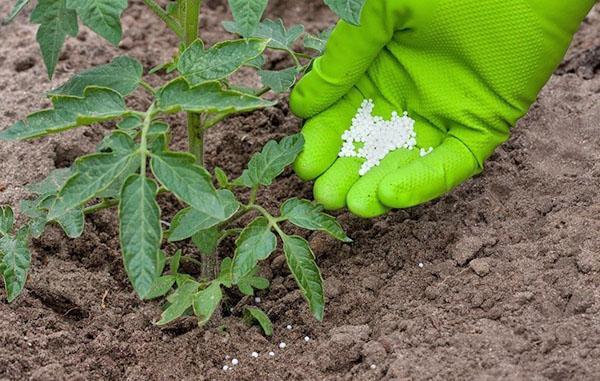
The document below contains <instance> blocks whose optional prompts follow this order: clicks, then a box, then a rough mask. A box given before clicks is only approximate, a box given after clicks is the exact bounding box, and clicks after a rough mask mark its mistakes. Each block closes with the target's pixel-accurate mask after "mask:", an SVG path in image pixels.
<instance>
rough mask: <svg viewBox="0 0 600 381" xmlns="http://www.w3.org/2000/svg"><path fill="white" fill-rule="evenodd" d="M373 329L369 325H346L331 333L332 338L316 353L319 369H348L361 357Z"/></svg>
mask: <svg viewBox="0 0 600 381" xmlns="http://www.w3.org/2000/svg"><path fill="white" fill-rule="evenodd" d="M370 331H371V329H370V328H369V326H367V325H360V326H351V325H345V326H341V327H338V328H335V329H333V330H332V331H331V338H330V339H329V340H327V341H326V342H324V343H322V344H321V345H319V348H318V350H317V351H316V353H319V358H318V359H317V362H318V365H319V368H321V370H323V371H328V370H330V371H340V370H343V369H347V368H349V367H350V365H351V364H352V363H354V362H356V361H358V360H359V359H360V357H361V353H362V349H363V346H364V344H365V342H366V341H367V339H368V338H369V335H370Z"/></svg>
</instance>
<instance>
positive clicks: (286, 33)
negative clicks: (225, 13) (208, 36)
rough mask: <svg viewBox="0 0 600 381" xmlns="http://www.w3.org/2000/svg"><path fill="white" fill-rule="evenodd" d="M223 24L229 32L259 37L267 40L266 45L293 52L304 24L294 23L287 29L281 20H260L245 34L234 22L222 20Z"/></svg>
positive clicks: (247, 36) (302, 31)
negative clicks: (253, 28) (252, 30)
mask: <svg viewBox="0 0 600 381" xmlns="http://www.w3.org/2000/svg"><path fill="white" fill-rule="evenodd" d="M223 26H224V27H225V29H226V30H227V31H228V32H230V33H236V34H239V35H242V36H244V37H246V38H249V37H252V38H261V39H266V40H268V44H267V47H268V48H271V49H277V50H285V51H289V52H291V53H293V49H292V47H293V45H294V42H296V40H298V38H299V37H300V36H301V35H302V33H304V26H302V25H295V26H293V27H291V28H290V30H287V29H286V28H285V25H284V24H283V20H281V19H278V20H276V21H273V20H265V21H263V22H261V23H260V24H259V25H258V26H257V27H256V29H255V30H254V32H252V33H251V34H247V35H245V34H244V33H243V32H242V30H241V29H240V26H239V25H238V24H236V23H234V22H224V23H223Z"/></svg>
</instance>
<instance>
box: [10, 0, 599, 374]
mask: <svg viewBox="0 0 600 381" xmlns="http://www.w3.org/2000/svg"><path fill="white" fill-rule="evenodd" d="M8 3H9V2H6V1H4V2H2V4H0V13H1V14H6V12H7V11H8V8H9V5H10V4H8ZM131 3H132V6H131V7H130V9H129V10H127V12H126V14H125V16H124V19H123V22H124V39H123V42H122V43H121V46H120V47H119V48H118V49H117V48H113V47H109V46H108V45H107V43H106V42H104V41H102V40H100V39H98V38H97V37H96V36H95V35H94V34H92V33H90V32H89V31H88V30H85V29H84V30H83V31H82V32H81V34H80V35H79V37H78V38H77V39H70V40H68V42H67V46H66V49H65V51H64V53H63V54H62V57H61V59H60V62H59V65H58V70H57V72H56V75H55V78H54V80H53V81H51V82H49V81H48V80H47V78H46V74H45V69H44V67H43V64H42V62H41V59H40V56H39V53H38V47H37V45H36V44H35V30H36V27H35V26H33V25H31V24H29V23H28V22H25V20H26V17H27V13H28V12H29V10H28V11H27V12H25V14H24V15H21V16H20V17H19V18H18V20H17V22H16V23H15V24H13V25H10V26H8V27H3V28H2V29H0V41H1V46H0V91H1V93H2V105H1V106H0V126H2V127H4V126H7V125H9V124H10V123H11V122H14V121H15V120H16V119H18V118H22V117H24V116H25V115H26V114H27V113H28V112H29V111H32V110H36V109H39V108H40V107H42V106H46V105H47V104H48V101H47V100H46V99H45V98H44V96H43V93H44V92H45V91H48V90H49V89H51V88H52V87H54V86H56V85H57V84H59V83H61V82H63V81H65V80H66V79H67V78H69V76H70V75H72V74H73V73H74V72H77V71H79V70H82V69H84V68H87V67H90V66H92V65H97V64H102V63H106V62H108V61H109V60H110V59H111V58H112V57H114V56H115V55H117V54H128V55H131V56H134V57H137V58H138V59H140V60H141V61H142V62H143V64H144V65H145V66H146V67H151V66H154V65H156V64H159V63H161V62H163V61H165V60H166V59H167V58H168V57H169V56H170V55H171V54H172V53H173V51H174V49H175V47H176V38H175V37H174V36H173V35H171V34H170V33H166V32H165V31H164V29H163V27H162V25H160V24H159V23H158V22H157V20H156V19H155V18H154V17H153V16H152V15H150V14H149V13H148V12H147V11H146V10H145V9H144V8H143V6H142V4H141V1H132V2H131ZM272 3H273V4H272V5H271V7H270V9H269V14H270V16H271V17H283V18H284V19H285V20H287V22H288V23H291V22H302V23H304V24H305V25H307V27H308V29H309V30H311V31H317V30H319V29H324V28H325V27H327V26H329V25H331V24H332V23H333V21H334V17H333V15H332V14H331V13H329V12H328V10H327V9H326V8H325V7H324V6H323V5H321V2H320V0H311V1H306V2H288V1H285V0H274V1H272ZM224 4H225V2H224V1H223V0H210V1H207V2H206V3H205V6H204V9H205V17H204V20H203V25H202V29H203V31H204V32H203V37H204V38H205V39H206V40H208V41H209V42H213V41H217V40H219V39H222V38H223V37H224V36H225V32H223V30H222V28H221V27H220V20H223V19H224V18H225V17H228V16H227V15H226V13H227V11H226V8H225V6H224ZM290 4H293V5H290ZM282 60H283V58H282V56H273V57H271V60H270V62H271V65H273V67H279V66H280V65H282ZM599 69H600V6H596V9H595V10H594V11H593V12H592V13H591V14H590V15H589V17H588V18H587V20H586V21H585V23H584V24H583V26H582V28H581V31H580V32H579V33H578V34H577V36H576V38H575V41H574V43H573V46H572V48H571V50H570V51H569V53H568V55H567V57H566V58H565V61H564V63H563V65H562V66H561V68H560V69H559V70H558V71H557V73H556V75H555V76H553V77H552V79H551V80H550V82H549V83H548V85H547V86H546V88H545V89H544V90H543V92H542V93H541V95H540V97H539V101H538V102H537V103H536V104H535V106H534V107H533V108H532V109H531V112H530V113H529V114H528V115H527V117H525V118H524V119H523V120H522V121H521V122H520V123H519V125H518V127H517V128H515V130H514V134H513V137H512V138H511V140H510V141H509V142H508V143H506V144H505V145H503V146H502V147H501V148H499V149H498V151H497V152H496V154H495V155H494V156H493V158H492V159H491V160H490V161H489V162H488V165H487V170H486V171H485V172H484V174H483V175H481V176H478V177H477V178H475V179H473V180H471V181H468V182H467V183H465V184H464V185H463V186H461V187H459V188H458V189H456V190H455V191H453V192H452V193H451V194H449V195H447V196H446V197H444V198H442V199H441V200H438V201H435V202H432V203H430V204H427V205H424V206H420V207H417V208H412V209H409V210H401V211H396V212H393V213H390V214H389V215H387V216H385V217H382V218H378V219H374V220H361V219H358V218H356V217H353V216H351V215H350V214H349V213H341V214H340V220H341V222H342V223H343V225H344V226H345V227H346V228H347V229H348V232H349V234H350V236H351V237H352V238H353V239H354V243H353V244H350V245H346V244H341V243H338V242H335V241H333V240H331V239H329V238H327V237H325V236H324V235H322V234H310V235H305V237H307V238H308V239H309V240H310V241H311V244H312V245H313V247H314V248H315V252H316V254H317V256H318V262H319V264H320V266H321V268H322V269H323V275H324V278H325V280H326V283H327V309H326V317H325V321H324V322H323V323H318V322H316V321H315V320H314V319H313V318H312V317H311V315H310V313H309V312H308V309H307V307H306V304H305V302H304V301H303V299H302V298H301V296H300V294H299V292H298V291H297V289H296V287H295V285H294V282H293V281H292V279H291V277H290V275H289V273H288V272H287V270H286V269H285V266H284V265H283V261H282V258H281V254H280V253H278V255H277V256H275V257H274V258H273V259H272V260H271V261H270V263H268V264H267V265H266V266H265V268H264V270H263V271H264V273H265V274H266V275H267V276H268V277H269V278H270V279H271V282H272V287H271V289H270V290H269V291H266V292H263V293H261V294H260V297H261V302H260V303H259V305H260V306H261V307H262V308H263V309H265V310H266V311H267V312H268V313H269V315H270V316H271V318H272V320H273V322H274V325H275V334H274V336H273V338H265V337H264V336H262V335H261V333H260V331H259V329H258V328H256V327H248V326H247V325H245V324H244V323H243V322H242V320H241V319H240V318H239V316H236V314H235V313H234V314H233V315H232V316H227V317H224V318H223V319H222V320H221V321H219V322H218V323H217V324H215V325H213V326H210V327H207V328H206V329H199V328H197V327H196V326H195V324H194V322H193V321H192V320H185V319H184V320H183V321H181V322H179V323H177V324H175V325H173V326H169V327H167V328H159V327H157V326H155V325H153V322H154V321H155V319H156V318H157V317H158V316H159V314H160V310H161V304H160V302H152V303H143V302H140V301H139V300H138V299H137V298H136V296H135V295H134V293H133V291H132V289H131V287H130V286H129V284H128V282H127V280H126V277H125V274H124V272H123V268H122V262H121V258H120V255H119V250H118V240H117V230H116V225H117V222H116V218H115V213H114V212H112V211H105V212H102V213H100V214H98V215H95V216H92V217H90V218H89V219H88V221H87V223H86V233H85V235H84V237H82V238H81V239H77V240H69V239H67V238H66V237H65V236H64V235H62V234H61V233H60V231H59V230H58V229H54V228H50V229H49V230H48V231H47V232H46V234H45V235H44V236H43V237H42V238H41V239H39V240H35V242H33V243H32V245H31V249H32V252H33V263H32V270H31V275H30V277H29V280H28V282H27V285H26V289H25V290H24V292H23V294H22V296H21V297H20V298H18V299H17V300H16V301H15V302H14V303H12V304H7V303H6V301H5V295H4V294H3V293H0V297H1V299H2V301H1V302H0V380H290V381H291V380H332V381H333V380H401V379H414V380H421V379H439V380H452V379H478V380H491V379H494V380H496V379H506V380H520V379H523V380H565V379H577V380H598V379H600V362H599V361H598V359H599V358H600V299H599V298H600V234H599V232H600V193H599V190H600V133H599V130H598V123H599V120H600V70H599ZM156 79H157V78H149V80H150V81H153V80H156ZM281 101H282V102H281V103H280V105H279V106H278V107H276V108H273V109H270V110H266V111H262V112H258V113H254V114H252V115H244V116H240V117H236V118H234V119H232V120H229V121H227V122H225V123H223V125H222V126H220V127H219V128H217V129H214V130H213V131H212V132H211V133H210V135H209V138H208V157H209V158H210V159H209V167H210V168H212V167H213V166H214V165H219V166H221V167H223V168H225V169H226V170H227V171H230V172H231V173H233V174H239V173H240V172H241V170H242V168H243V166H244V165H245V163H246V162H247V160H248V158H249V157H250V155H251V154H252V153H253V152H255V151H257V150H259V149H260V147H261V146H262V145H263V144H264V143H265V142H266V141H267V140H269V139H272V138H280V137H282V136H284V135H287V134H290V133H294V132H297V131H298V130H299V128H300V121H299V120H298V119H296V118H295V117H294V116H292V115H291V114H290V112H289V110H288V107H287V105H286V102H285V98H284V97H282V98H281ZM132 102H133V103H139V104H141V105H143V104H145V103H147V97H146V96H145V95H144V94H143V93H139V94H137V95H136V96H135V97H134V100H133V101H132ZM182 122H183V121H182V120H180V119H174V120H173V123H174V125H175V126H176V131H177V132H176V134H175V137H176V139H175V143H176V145H177V146H178V147H179V148H184V145H185V143H184V139H183V131H184V130H183V124H182ZM107 129H108V127H106V126H105V127H99V126H95V127H90V128H86V129H79V130H76V131H71V132H69V133H66V134H61V135H59V136H54V137H48V138H44V139H40V140H36V141H32V142H20V143H7V142H2V143H0V163H1V164H0V203H10V204H13V205H14V204H16V203H17V202H18V201H19V200H21V199H24V198H27V197H30V194H29V193H28V192H27V190H26V189H25V186H26V184H28V183H31V182H35V181H38V180H40V179H42V178H44V177H45V176H46V175H47V174H48V173H49V172H50V171H51V170H52V169H54V168H58V167H65V166H68V165H70V164H71V163H72V162H73V160H74V159H75V158H76V157H77V156H80V155H82V154H84V153H87V152H91V151H92V150H93V149H94V147H95V145H96V144H97V143H98V142H99V141H100V139H101V137H102V134H103V133H105V132H106V131H107ZM290 196H300V197H307V198H310V197H311V184H304V183H302V182H300V181H299V180H298V179H297V178H296V177H294V175H293V174H292V173H291V172H287V173H286V174H285V175H284V176H283V178H282V179H281V180H279V181H278V182H277V184H276V185H275V186H274V187H273V188H271V189H270V190H268V191H265V192H263V193H262V194H261V195H260V197H261V199H262V200H263V202H264V203H265V204H266V205H267V206H269V207H276V206H277V205H278V204H279V203H280V202H281V201H282V200H284V199H286V198H288V197H290ZM161 205H162V206H163V208H164V209H165V210H166V213H172V212H173V211H174V210H175V209H176V208H178V207H179V206H178V205H176V203H175V202H174V201H173V200H171V199H162V200H161ZM231 247H232V246H231V242H229V243H228V244H227V245H226V247H225V248H224V249H223V251H222V252H221V254H222V255H227V254H229V253H230V252H231ZM233 300H234V302H235V301H236V299H233ZM231 306H233V305H231ZM226 310H227V309H226ZM234 312H235V308H234ZM288 324H290V325H292V329H291V330H288V329H287V328H286V326H287V325H288ZM305 336H309V337H310V341H308V342H306V341H305V340H304V337H305ZM282 341H283V342H285V343H287V347H286V348H285V349H283V350H282V349H279V348H278V344H279V343H280V342H282ZM253 351H256V352H259V353H260V356H259V358H257V359H254V358H252V357H251V356H250V354H251V353H252V352H253ZM269 351H274V352H275V356H272V357H270V356H268V355H267V353H268V352H269ZM226 356H231V358H233V357H235V358H238V359H239V360H240V365H238V366H236V367H235V369H234V370H233V371H227V372H224V371H223V370H222V367H223V365H224V364H226V363H227V361H229V360H226Z"/></svg>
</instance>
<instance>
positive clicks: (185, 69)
mask: <svg viewBox="0 0 600 381" xmlns="http://www.w3.org/2000/svg"><path fill="white" fill-rule="evenodd" d="M266 47H267V41H266V40H262V39H256V38H253V39H247V40H232V41H223V42H220V43H218V44H216V45H214V46H212V47H210V48H209V49H204V44H203V43H202V41H201V40H196V41H195V42H194V43H193V44H192V45H190V47H189V48H187V49H186V50H185V51H184V52H183V54H182V55H181V57H180V58H179V63H178V64H177V68H178V69H179V72H180V73H181V75H182V76H183V78H185V79H186V81H187V82H188V83H189V84H190V85H191V86H197V85H201V84H203V83H206V82H210V81H216V80H221V79H225V78H227V77H229V76H230V75H231V74H233V73H234V72H235V71H236V70H238V69H239V68H240V67H242V66H243V65H244V64H245V63H246V62H248V61H250V60H252V59H254V58H256V57H258V56H260V55H261V54H262V52H263V51H264V50H265V48H266Z"/></svg>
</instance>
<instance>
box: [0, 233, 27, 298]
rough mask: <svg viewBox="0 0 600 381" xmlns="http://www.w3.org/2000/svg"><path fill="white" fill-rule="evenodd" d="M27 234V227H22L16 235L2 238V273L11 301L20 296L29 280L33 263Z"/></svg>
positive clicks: (0, 239)
mask: <svg viewBox="0 0 600 381" xmlns="http://www.w3.org/2000/svg"><path fill="white" fill-rule="evenodd" d="M27 235H28V233H27V229H21V230H20V231H19V232H18V233H17V236H16V237H11V236H4V237H2V238H0V254H3V256H2V259H1V262H0V273H2V278H3V280H4V287H5V288H6V293H7V294H8V301H9V302H12V301H13V300H15V299H16V297H17V296H19V294H20V293H21V291H22V290H23V287H25V282H26V281H27V272H28V271H29V266H30V264H31V254H30V253H29V248H28V247H27Z"/></svg>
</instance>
